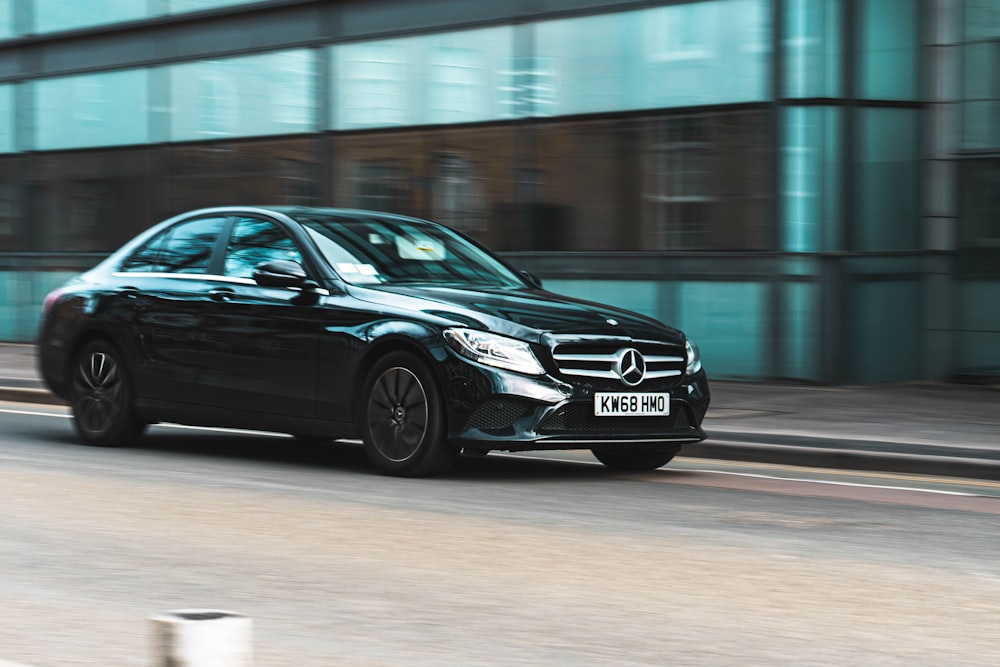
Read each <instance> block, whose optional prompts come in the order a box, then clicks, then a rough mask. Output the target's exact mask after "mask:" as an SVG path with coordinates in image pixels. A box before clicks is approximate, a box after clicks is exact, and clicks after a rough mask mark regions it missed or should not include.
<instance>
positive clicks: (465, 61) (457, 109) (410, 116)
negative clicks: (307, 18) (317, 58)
mask: <svg viewBox="0 0 1000 667" xmlns="http://www.w3.org/2000/svg"><path fill="white" fill-rule="evenodd" d="M330 57H331V58H332V67H331V70H332V71H333V72H334V83H333V86H332V95H333V99H332V100H331V105H330V107H331V109H332V110H333V118H332V119H331V123H330V124H331V127H333V128H334V129H341V130H345V129H357V128H368V127H391V126H399V125H425V124H448V123H471V122H479V121H486V120H496V119H500V118H511V117H514V116H515V113H516V112H515V109H516V105H517V102H518V99H519V97H520V98H523V97H524V96H526V95H543V94H544V91H542V90H541V86H543V83H542V82H541V81H540V80H535V77H536V72H534V69H533V65H532V64H531V63H529V62H528V60H526V59H517V58H514V56H513V29H512V28H510V27H498V28H486V29H482V30H468V31H462V32H448V33H438V34H433V35H421V36H419V37H405V38H400V39H387V40H379V41H376V42H358V43H354V44H344V45H340V46H334V47H333V48H332V49H331V56H330Z"/></svg>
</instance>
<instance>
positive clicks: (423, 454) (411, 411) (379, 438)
mask: <svg viewBox="0 0 1000 667" xmlns="http://www.w3.org/2000/svg"><path fill="white" fill-rule="evenodd" d="M362 401H363V404H362V407H361V410H360V411H359V412H360V415H359V422H360V423H359V424H358V426H359V429H360V431H361V438H362V440H363V441H364V444H365V452H366V453H367V454H368V458H370V459H371V461H372V463H374V464H375V465H376V466H377V467H378V468H379V470H381V471H382V472H385V473H388V474H390V475H400V476H407V477H417V476H422V475H434V474H439V473H443V472H445V471H446V470H448V469H449V468H450V467H451V466H452V465H453V464H454V463H455V461H456V460H457V459H458V455H459V450H458V449H456V448H454V447H452V446H451V445H450V444H449V443H448V442H447V440H446V438H445V434H446V425H445V414H444V404H443V402H442V399H441V394H440V392H439V391H438V388H437V385H436V384H435V382H434V378H433V376H432V375H431V372H430V370H428V368H427V366H426V365H425V364H424V363H423V362H422V361H421V360H420V359H419V358H418V357H417V356H416V355H414V354H411V353H409V352H392V353H390V354H387V355H386V356H385V357H383V358H382V359H380V360H379V361H378V362H377V363H376V364H375V366H374V367H373V368H372V369H371V371H370V372H369V374H368V377H367V378H366V380H365V384H364V388H363V390H362Z"/></svg>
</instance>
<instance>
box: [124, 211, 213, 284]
mask: <svg viewBox="0 0 1000 667" xmlns="http://www.w3.org/2000/svg"><path fill="white" fill-rule="evenodd" d="M225 222H226V219H225V218H198V219H197V220H189V221H188V222H182V223H180V224H179V225H174V226H173V227H170V228H169V229H167V230H166V231H164V232H163V233H161V234H160V235H159V236H156V237H155V238H153V240H151V241H150V242H149V243H147V244H146V245H144V246H143V247H142V248H141V249H139V251H138V252H136V253H135V254H134V255H132V256H131V257H130V258H129V259H128V260H126V262H125V264H124V265H123V266H122V270H123V271H142V272H158V273H205V271H206V270H207V269H208V264H209V262H210V261H211V259H212V251H213V250H214V249H215V244H216V242H217V241H218V239H219V234H220V233H221V232H222V226H223V225H224V224H225Z"/></svg>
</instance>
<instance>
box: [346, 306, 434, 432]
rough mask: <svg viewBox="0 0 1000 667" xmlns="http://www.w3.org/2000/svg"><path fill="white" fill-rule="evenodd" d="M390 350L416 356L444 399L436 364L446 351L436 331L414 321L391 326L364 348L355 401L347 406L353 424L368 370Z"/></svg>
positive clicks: (359, 405) (358, 369)
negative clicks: (404, 325) (389, 331)
mask: <svg viewBox="0 0 1000 667" xmlns="http://www.w3.org/2000/svg"><path fill="white" fill-rule="evenodd" d="M393 352H408V353H410V354H413V355H414V356H416V357H417V358H418V359H420V360H421V361H422V362H423V363H424V365H425V366H427V369H428V370H429V371H430V374H431V378H432V379H433V381H434V383H435V388H436V389H437V392H438V396H440V397H442V399H443V398H444V396H445V393H444V378H443V377H442V376H441V370H440V364H441V361H443V360H444V358H445V355H447V354H448V352H447V350H446V349H445V345H444V340H443V339H442V338H441V335H440V333H439V332H437V331H436V330H434V329H432V328H430V327H426V326H422V325H419V324H416V323H412V324H409V325H408V326H406V327H405V328H394V330H393V332H392V333H387V334H385V335H382V336H378V337H376V338H374V339H373V340H371V341H370V342H369V346H368V350H367V351H366V352H365V355H364V357H363V358H362V359H361V362H360V363H359V364H358V367H357V374H356V376H355V392H354V396H355V397H356V399H357V400H355V401H354V405H353V406H352V407H351V417H352V419H354V422H355V423H358V419H359V418H360V416H361V415H360V410H361V409H362V406H363V404H364V403H363V401H362V400H361V394H362V391H363V389H364V386H365V382H366V381H367V379H368V375H369V373H371V370H372V368H373V367H374V366H375V364H376V363H378V361H379V360H380V359H383V358H384V357H386V356H387V355H389V354H392V353H393ZM445 412H447V411H445ZM446 418H447V416H446Z"/></svg>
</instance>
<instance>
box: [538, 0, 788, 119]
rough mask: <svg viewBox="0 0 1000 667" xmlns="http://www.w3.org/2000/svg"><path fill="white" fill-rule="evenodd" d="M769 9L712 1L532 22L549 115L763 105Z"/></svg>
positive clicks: (744, 0) (754, 2) (757, 1)
mask: <svg viewBox="0 0 1000 667" xmlns="http://www.w3.org/2000/svg"><path fill="white" fill-rule="evenodd" d="M769 7H770V3H769V2H767V0H714V1H709V2H694V3H684V4H671V5H667V6H663V7H654V8H651V9H643V10H638V11H632V12H619V13H615V14H606V15H601V16H588V17H580V18H570V19H560V20H556V21H544V22H541V23H538V24H537V25H536V27H535V40H534V41H535V55H536V56H537V57H540V58H543V59H547V60H550V61H551V62H552V63H553V67H552V69H553V70H554V71H555V72H556V73H557V75H556V77H555V78H554V83H555V85H556V86H557V88H556V92H555V100H556V103H555V108H554V109H553V112H554V113H555V114H575V113H596V112H606V111H625V110H632V109H645V108H658V107H677V106H690V105H704V104H722V103H727V102H748V101H758V100H764V99H766V98H767V95H768V80H769V70H768V63H769V52H770V39H771V38H770V35H771V26H770V14H769V11H770V10H769ZM637 36H638V39H637Z"/></svg>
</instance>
